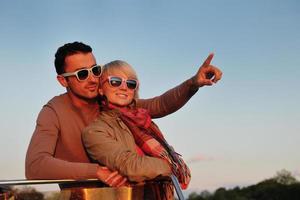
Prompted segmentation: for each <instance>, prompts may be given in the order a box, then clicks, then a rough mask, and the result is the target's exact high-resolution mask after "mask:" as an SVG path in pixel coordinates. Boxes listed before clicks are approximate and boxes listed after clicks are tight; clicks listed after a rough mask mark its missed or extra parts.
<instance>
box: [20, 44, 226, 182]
mask: <svg viewBox="0 0 300 200" xmlns="http://www.w3.org/2000/svg"><path fill="white" fill-rule="evenodd" d="M212 57H213V55H210V56H209V57H208V58H207V59H206V61H205V62H204V63H203V65H202V66H201V67H200V68H199V70H198V72H197V73H196V75H195V76H193V77H192V78H191V79H188V80H187V81H185V82H183V83H182V84H180V85H179V86H177V87H175V88H173V89H171V90H169V91H167V92H166V93H164V94H163V95H161V96H158V97H155V98H152V99H138V98H136V99H135V101H134V102H135V107H136V108H137V109H138V108H144V109H146V110H147V111H148V113H149V116H151V117H152V118H158V117H163V116H165V115H167V114H170V113H172V112H175V111H176V110H178V109H179V108H181V107H182V106H183V105H184V104H185V103H186V102H187V101H188V100H189V99H190V98H191V97H192V96H193V95H194V94H195V93H196V92H197V90H198V88H199V87H202V86H205V85H212V84H214V83H216V82H217V81H218V80H219V79H221V76H222V73H221V71H220V70H219V69H217V68H216V67H214V66H212V65H210V61H211V60H212ZM55 68H56V72H57V74H58V75H57V80H58V81H59V83H60V84H61V85H62V86H63V87H65V88H66V89H67V92H66V93H65V94H62V95H60V96H56V97H54V98H53V99H51V100H50V101H49V102H48V103H47V104H46V105H45V106H44V107H43V108H42V110H41V112H40V113H39V116H38V119H37V122H36V129H35V131H34V133H33V136H32V138H31V142H30V144H29V147H28V150H27V155H26V177H27V178H28V179H77V180H79V179H90V178H98V179H99V180H101V181H102V182H104V183H105V184H107V185H110V186H113V187H117V186H122V185H126V184H128V181H127V179H126V177H125V176H123V175H124V174H123V172H122V173H121V172H120V171H122V170H119V172H118V171H111V170H115V169H116V168H107V167H105V166H101V165H99V164H98V163H97V162H94V160H97V161H98V162H99V161H100V163H101V162H102V160H100V158H99V160H98V158H97V155H94V156H93V152H97V151H96V150H95V149H93V145H90V144H89V142H88V141H93V140H92V139H91V140H90V138H89V137H88V136H89V134H93V129H91V128H87V129H85V130H86V131H85V134H84V135H83V136H84V137H83V138H84V140H85V142H86V146H87V148H85V146H84V143H83V140H82V132H83V130H84V128H85V127H87V126H89V125H90V127H93V124H95V123H97V122H94V121H95V120H97V119H98V120H99V118H98V117H99V115H102V114H105V113H106V112H110V111H109V110H112V109H115V108H109V107H110V106H109V105H111V104H109V103H107V101H105V100H103V101H102V102H100V105H101V106H100V105H99V104H98V102H97V97H98V92H99V91H98V88H99V86H100V92H103V89H104V88H105V85H106V86H107V87H114V86H113V84H119V83H120V81H121V86H120V87H117V88H118V89H120V90H122V88H123V89H124V88H125V89H128V90H129V88H126V87H127V86H128V87H133V85H134V83H133V82H129V84H128V80H127V81H125V82H127V83H126V84H127V86H126V85H124V82H123V79H124V78H126V79H128V78H130V79H131V81H132V80H133V79H132V77H121V80H120V79H117V80H116V79H115V80H112V77H110V78H109V79H106V80H105V79H101V82H100V79H99V77H100V75H101V72H102V68H101V67H100V66H98V65H97V63H96V59H95V57H94V55H93V53H92V48H91V47H90V46H88V45H85V44H83V43H80V42H74V43H68V44H65V45H64V46H62V47H60V48H59V49H58V50H57V52H56V54H55ZM117 73H118V72H117ZM120 73H121V72H120ZM118 75H119V74H118ZM207 75H213V76H214V78H213V79H212V80H211V79H210V77H207ZM107 78H108V77H107ZM115 78H116V77H115ZM117 78H120V77H117ZM122 78H123V79H122ZM137 84H138V83H137V82H136V87H137V86H138V85H137ZM115 86H116V85H115ZM134 89H135V88H134ZM133 91H135V90H133V89H130V92H133ZM106 96H107V95H106ZM107 99H108V98H107ZM108 102H109V99H108ZM111 103H112V102H111ZM100 107H102V108H103V109H105V112H103V111H101V110H100ZM103 109H102V110H103ZM92 122H93V124H92V125H91V123H92ZM125 127H127V128H126V129H130V127H129V126H128V124H127V126H125ZM100 128H104V127H102V126H100ZM91 130H92V131H91ZM127 131H130V132H133V131H132V130H127ZM85 135H86V138H85ZM95 141H96V140H94V142H95ZM101 142H102V141H101ZM137 147H138V145H137ZM100 148H101V146H100ZM114 150H115V149H114ZM87 152H89V154H88V153H87ZM104 156H106V155H104ZM152 159H154V158H152ZM155 159H157V158H155ZM104 160H105V159H104ZM106 164H107V165H109V162H107V163H106ZM110 167H111V166H110ZM168 170H169V171H168V173H170V169H168ZM158 173H159V172H158ZM159 175H160V174H159ZM161 175H164V174H163V172H161ZM152 176H153V175H152Z"/></svg>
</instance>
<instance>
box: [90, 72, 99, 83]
mask: <svg viewBox="0 0 300 200" xmlns="http://www.w3.org/2000/svg"><path fill="white" fill-rule="evenodd" d="M99 79H100V78H99V77H96V76H94V75H93V74H92V73H91V74H90V76H89V78H88V81H89V82H93V83H98V82H99Z"/></svg>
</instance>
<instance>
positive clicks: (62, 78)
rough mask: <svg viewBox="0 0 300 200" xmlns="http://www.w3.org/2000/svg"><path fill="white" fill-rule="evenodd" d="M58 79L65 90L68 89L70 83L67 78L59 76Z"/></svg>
mask: <svg viewBox="0 0 300 200" xmlns="http://www.w3.org/2000/svg"><path fill="white" fill-rule="evenodd" d="M56 79H57V80H58V82H59V83H60V84H61V85H62V86H63V87H65V88H66V87H68V82H67V80H66V78H65V77H63V76H62V75H57V76H56Z"/></svg>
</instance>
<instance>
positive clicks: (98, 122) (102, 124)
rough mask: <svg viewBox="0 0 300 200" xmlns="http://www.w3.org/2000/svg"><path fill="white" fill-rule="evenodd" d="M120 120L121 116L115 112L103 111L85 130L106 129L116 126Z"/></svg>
mask: <svg viewBox="0 0 300 200" xmlns="http://www.w3.org/2000/svg"><path fill="white" fill-rule="evenodd" d="M118 120H119V114H118V113H117V112H115V111H113V110H109V111H101V112H100V114H99V116H98V117H97V118H96V119H95V121H93V122H92V123H91V124H90V125H89V126H87V127H86V128H85V129H89V130H92V129H97V130H99V129H106V128H109V127H110V128H112V127H113V126H115V123H116V122H117V121H118Z"/></svg>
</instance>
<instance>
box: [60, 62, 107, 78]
mask: <svg viewBox="0 0 300 200" xmlns="http://www.w3.org/2000/svg"><path fill="white" fill-rule="evenodd" d="M90 73H92V74H93V76H95V77H100V76H101V73H102V66H100V65H94V66H92V67H91V68H88V69H80V70H77V71H75V72H67V73H63V74H61V75H62V76H63V77H69V76H76V78H77V80H78V81H85V80H86V79H88V78H89V76H90Z"/></svg>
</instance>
